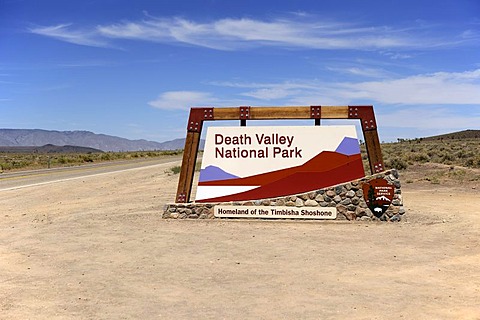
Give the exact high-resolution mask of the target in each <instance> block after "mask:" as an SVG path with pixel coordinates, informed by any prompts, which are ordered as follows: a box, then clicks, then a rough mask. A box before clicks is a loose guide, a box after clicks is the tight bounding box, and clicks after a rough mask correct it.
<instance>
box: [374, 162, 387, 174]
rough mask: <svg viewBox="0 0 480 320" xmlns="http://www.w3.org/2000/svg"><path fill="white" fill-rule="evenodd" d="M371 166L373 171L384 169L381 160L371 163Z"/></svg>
mask: <svg viewBox="0 0 480 320" xmlns="http://www.w3.org/2000/svg"><path fill="white" fill-rule="evenodd" d="M373 168H374V171H375V173H379V172H382V171H385V168H384V167H383V163H381V162H377V163H375V164H374V165H373Z"/></svg>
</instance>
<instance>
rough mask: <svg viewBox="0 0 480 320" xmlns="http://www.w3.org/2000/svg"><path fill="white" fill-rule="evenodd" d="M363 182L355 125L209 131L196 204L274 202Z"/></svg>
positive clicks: (243, 128)
mask: <svg viewBox="0 0 480 320" xmlns="http://www.w3.org/2000/svg"><path fill="white" fill-rule="evenodd" d="M364 176H365V172H364V169H363V162H362V158H361V155H360V146H359V143H358V139H357V133H356V129H355V126H353V125H352V126H324V127H321V126H310V127H305V126H295V127H270V126H264V127H240V128H235V127H210V128H208V130H207V135H206V142H205V149H204V153H203V160H202V168H201V170H200V177H199V183H198V188H197V194H196V198H195V201H196V202H228V201H247V200H257V199H267V198H275V197H280V196H287V195H294V194H299V193H303V192H309V191H312V190H318V189H321V188H325V187H330V186H333V185H337V184H341V183H344V182H348V181H352V180H356V179H360V178H363V177H364Z"/></svg>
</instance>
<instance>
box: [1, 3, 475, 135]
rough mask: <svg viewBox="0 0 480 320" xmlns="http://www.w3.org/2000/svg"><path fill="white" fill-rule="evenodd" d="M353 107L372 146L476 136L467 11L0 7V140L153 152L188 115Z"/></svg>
mask: <svg viewBox="0 0 480 320" xmlns="http://www.w3.org/2000/svg"><path fill="white" fill-rule="evenodd" d="M355 104H357V105H362V104H373V105H374V107H375V112H376V116H377V121H378V124H379V134H380V139H381V140H383V141H395V140H396V139H397V138H414V137H424V136H429V135H434V134H440V133H447V132H453V131H458V130H465V129H480V1H478V0H452V1H450V0H443V1H438V0H437V1H430V0H428V1H422V0H416V1H411V0H405V1H392V0H383V1H371V0H370V1H368V0H367V1H355V0H351V1H341V0H333V1H330V0H323V1H284V0H275V1H270V0H268V1H260V0H256V1H250V0H243V1H229V0H222V1H220V0H202V1H194V0H192V1H181V0H157V1H154V0H150V1H147V0H136V1H125V0H97V1H88V0H82V1H75V0H71V1H66V0H42V1H37V0H0V128H38V129H48V130H89V131H93V132H95V133H104V134H110V135H116V136H120V137H125V138H129V139H147V140H155V141H167V140H172V139H175V138H182V137H184V136H185V132H186V121H187V117H188V110H189V108H190V107H191V106H217V107H222V106H240V105H251V106H284V105H305V106H308V105H355ZM309 123H310V122H309ZM235 124H236V123H235ZM270 124H271V123H270Z"/></svg>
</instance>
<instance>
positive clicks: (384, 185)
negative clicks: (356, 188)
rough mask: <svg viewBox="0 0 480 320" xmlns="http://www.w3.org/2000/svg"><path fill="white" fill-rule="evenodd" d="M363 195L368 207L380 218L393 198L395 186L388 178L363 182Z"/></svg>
mask: <svg viewBox="0 0 480 320" xmlns="http://www.w3.org/2000/svg"><path fill="white" fill-rule="evenodd" d="M362 189H363V197H364V198H365V201H366V202H367V205H368V207H369V208H370V210H372V213H373V215H374V216H376V217H377V218H380V217H381V216H382V215H383V214H384V213H385V211H387V209H388V207H390V204H391V203H392V200H393V195H394V194H395V188H394V186H393V185H392V184H390V183H388V181H387V180H385V179H382V178H378V179H374V180H370V181H369V182H366V183H364V184H363V187H362Z"/></svg>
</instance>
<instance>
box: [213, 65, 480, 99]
mask: <svg viewBox="0 0 480 320" xmlns="http://www.w3.org/2000/svg"><path fill="white" fill-rule="evenodd" d="M341 71H342V72H350V73H352V72H353V73H354V72H357V73H358V74H359V75H362V76H366V75H371V76H375V75H378V76H380V75H381V72H380V71H378V72H377V71H376V70H368V69H367V70H360V69H358V70H341ZM210 84H213V85H217V86H224V87H230V88H239V89H252V90H251V91H246V92H239V93H238V94H239V95H243V96H247V97H251V98H254V99H257V100H259V101H262V100H263V101H272V100H277V101H279V102H280V101H281V102H282V104H285V103H287V104H292V103H295V104H299V103H300V105H309V104H324V105H325V104H330V103H336V104H340V105H345V104H357V103H365V102H368V103H383V104H403V105H429V104H437V105H439V104H441V105H480V69H476V70H472V71H465V72H436V73H431V74H418V75H412V76H407V77H403V78H393V79H392V78H385V79H381V80H376V81H360V82H324V81H318V80H298V81H288V82H282V83H250V84H249V83H232V82H212V83H210Z"/></svg>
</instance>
